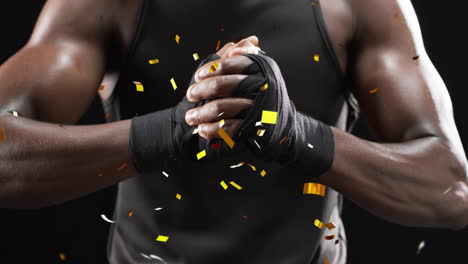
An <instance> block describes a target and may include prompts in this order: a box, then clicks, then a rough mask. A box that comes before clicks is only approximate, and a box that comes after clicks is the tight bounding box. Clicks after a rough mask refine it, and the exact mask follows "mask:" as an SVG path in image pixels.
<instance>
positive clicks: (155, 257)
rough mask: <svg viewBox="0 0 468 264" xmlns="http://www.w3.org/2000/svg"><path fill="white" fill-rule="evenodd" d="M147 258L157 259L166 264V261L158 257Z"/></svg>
mask: <svg viewBox="0 0 468 264" xmlns="http://www.w3.org/2000/svg"><path fill="white" fill-rule="evenodd" d="M149 257H150V258H152V259H157V260H159V261H161V262H162V263H164V264H167V263H166V261H164V260H163V259H162V258H160V257H158V256H156V255H149Z"/></svg>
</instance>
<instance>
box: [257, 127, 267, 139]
mask: <svg viewBox="0 0 468 264" xmlns="http://www.w3.org/2000/svg"><path fill="white" fill-rule="evenodd" d="M265 131H266V130H265V129H259V130H257V136H259V137H263V135H264V134H265Z"/></svg>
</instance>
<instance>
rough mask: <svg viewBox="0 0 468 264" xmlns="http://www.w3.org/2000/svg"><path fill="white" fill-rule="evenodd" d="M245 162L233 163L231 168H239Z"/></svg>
mask: <svg viewBox="0 0 468 264" xmlns="http://www.w3.org/2000/svg"><path fill="white" fill-rule="evenodd" d="M244 163H245V162H239V163H237V164H236V165H232V166H230V167H229V168H231V169H234V168H239V167H240V166H242V165H244Z"/></svg>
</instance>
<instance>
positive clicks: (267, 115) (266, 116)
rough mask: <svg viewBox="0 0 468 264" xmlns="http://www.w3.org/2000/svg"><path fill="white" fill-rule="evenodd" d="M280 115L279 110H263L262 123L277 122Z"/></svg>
mask: <svg viewBox="0 0 468 264" xmlns="http://www.w3.org/2000/svg"><path fill="white" fill-rule="evenodd" d="M277 117H278V112H274V111H267V110H263V111H262V120H261V122H262V124H273V125H274V124H276V118H277Z"/></svg>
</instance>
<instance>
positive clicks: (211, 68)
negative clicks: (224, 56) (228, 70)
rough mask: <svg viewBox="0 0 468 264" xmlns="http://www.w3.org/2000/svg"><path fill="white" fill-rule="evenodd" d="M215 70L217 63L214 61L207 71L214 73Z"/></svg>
mask: <svg viewBox="0 0 468 264" xmlns="http://www.w3.org/2000/svg"><path fill="white" fill-rule="evenodd" d="M217 69H218V63H217V62H216V61H215V62H213V64H211V67H210V69H209V71H210V72H211V73H214V72H215V71H216V70H217Z"/></svg>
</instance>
